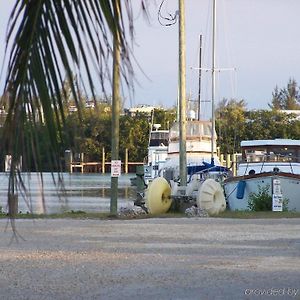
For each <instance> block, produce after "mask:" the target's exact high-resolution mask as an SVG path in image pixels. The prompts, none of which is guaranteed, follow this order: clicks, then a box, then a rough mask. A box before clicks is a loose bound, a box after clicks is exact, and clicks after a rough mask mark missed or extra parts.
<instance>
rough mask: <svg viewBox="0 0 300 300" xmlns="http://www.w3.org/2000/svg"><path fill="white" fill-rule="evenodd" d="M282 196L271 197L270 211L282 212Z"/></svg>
mask: <svg viewBox="0 0 300 300" xmlns="http://www.w3.org/2000/svg"><path fill="white" fill-rule="evenodd" d="M282 202H283V199H282V195H274V194H273V197H272V211H282Z"/></svg>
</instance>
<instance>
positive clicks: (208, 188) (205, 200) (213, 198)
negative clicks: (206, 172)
mask: <svg viewBox="0 0 300 300" xmlns="http://www.w3.org/2000/svg"><path fill="white" fill-rule="evenodd" d="M197 205H198V207H200V208H202V209H205V210H206V211H207V212H208V214H209V215H217V214H219V213H220V212H222V211H224V210H225V209H226V201H225V196H224V192H223V189H222V186H221V185H220V183H218V182H217V181H215V180H214V179H211V178H210V179H206V180H205V181H204V182H203V183H202V184H201V186H200V189H199V192H198V195H197Z"/></svg>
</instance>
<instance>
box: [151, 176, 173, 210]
mask: <svg viewBox="0 0 300 300" xmlns="http://www.w3.org/2000/svg"><path fill="white" fill-rule="evenodd" d="M170 196H171V187H170V185H169V183H168V181H167V180H166V179H165V178H163V177H157V178H155V179H154V180H153V181H152V182H151V183H150V185H149V187H148V189H147V190H146V206H147V208H148V211H149V213H150V214H164V213H166V212H167V211H168V210H169V208H170V206H171V204H172V199H171V197H170Z"/></svg>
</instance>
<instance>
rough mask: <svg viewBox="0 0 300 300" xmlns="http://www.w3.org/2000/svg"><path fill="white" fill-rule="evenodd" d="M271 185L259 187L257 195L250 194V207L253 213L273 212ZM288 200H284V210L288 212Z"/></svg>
mask: <svg viewBox="0 0 300 300" xmlns="http://www.w3.org/2000/svg"><path fill="white" fill-rule="evenodd" d="M269 190H270V185H266V186H263V187H261V186H260V185H259V186H258V192H257V193H250V195H249V198H248V207H249V209H250V210H252V211H272V195H271V194H270V193H269ZM288 202H289V200H288V199H286V198H285V199H283V203H282V210H283V211H288Z"/></svg>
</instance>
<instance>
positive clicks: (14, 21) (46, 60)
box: [0, 0, 145, 198]
mask: <svg viewBox="0 0 300 300" xmlns="http://www.w3.org/2000/svg"><path fill="white" fill-rule="evenodd" d="M140 2H141V5H142V7H143V9H145V3H144V1H143V0H141V1H140ZM115 5H116V2H115V1H113V0H101V1H98V0H86V1H77V0H61V1H51V0H39V1H34V0H26V1H25V0H16V3H15V6H14V8H13V11H12V14H11V16H10V21H9V28H8V36H7V40H8V45H7V49H9V48H10V47H9V45H11V51H10V53H8V55H9V63H8V68H7V77H6V83H5V95H8V98H9V99H8V103H9V104H8V115H7V118H6V121H5V124H4V127H3V131H2V135H1V137H0V138H1V148H0V154H1V155H4V154H7V153H9V154H11V155H12V165H11V166H12V167H11V171H10V176H9V178H10V180H9V187H8V198H9V197H10V196H14V195H15V194H17V193H18V185H17V184H16V179H18V178H19V179H20V180H21V177H18V172H17V171H16V166H17V164H18V160H19V157H20V156H21V155H22V156H23V157H27V158H30V157H32V159H33V163H34V164H35V163H36V162H37V161H38V160H39V152H40V151H39V149H38V147H39V143H38V136H37V123H38V120H37V115H40V116H41V115H43V116H44V126H45V129H46V131H45V132H46V134H47V137H48V140H49V141H50V146H51V147H50V148H49V149H48V151H49V153H50V155H49V158H51V165H52V166H53V169H60V160H59V148H60V143H61V141H62V139H63V135H62V124H64V123H65V114H64V109H63V99H62V96H61V93H60V91H61V88H63V86H64V80H63V78H65V76H64V74H66V78H67V79H68V80H69V82H70V90H71V92H72V95H73V97H74V99H75V103H76V105H77V106H78V109H79V110H78V111H79V117H80V118H81V116H80V115H81V111H80V105H79V101H78V96H77V90H76V86H75V84H74V81H73V76H74V74H75V76H76V75H77V74H76V72H75V70H74V68H73V66H74V65H75V66H76V69H81V71H80V73H85V76H86V78H87V82H88V84H86V85H85V87H86V88H89V90H90V93H91V94H92V95H93V96H94V97H95V93H94V86H95V81H97V82H98V83H100V85H101V86H102V89H103V90H104V91H105V85H106V78H111V69H110V67H109V62H111V55H112V36H114V35H115V33H116V32H119V33H120V50H121V53H122V55H121V57H122V66H121V72H122V74H123V77H124V78H125V82H126V83H128V85H130V76H131V75H132V74H133V70H132V65H131V62H130V51H129V48H130V47H129V45H128V43H127V40H128V39H129V36H131V37H132V36H133V23H132V22H133V20H132V14H131V4H130V1H129V0H126V1H124V2H123V6H122V11H121V14H120V19H117V18H116V16H115V14H114V11H115ZM124 24H127V25H128V26H127V27H125V25H124ZM80 62H81V64H80ZM91 64H92V65H93V66H94V67H95V68H96V74H97V76H95V75H94V74H92V73H91V69H90V65H91ZM77 78H81V77H79V76H77ZM27 131H29V134H28V135H27V136H26V139H25V135H26V132H27ZM12 137H14V138H12ZM27 138H29V140H28V139H27ZM29 153H30V155H29ZM31 153H32V155H31ZM37 166H38V165H37Z"/></svg>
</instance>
